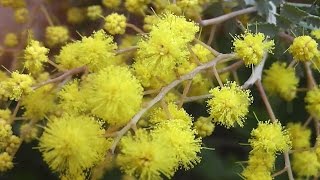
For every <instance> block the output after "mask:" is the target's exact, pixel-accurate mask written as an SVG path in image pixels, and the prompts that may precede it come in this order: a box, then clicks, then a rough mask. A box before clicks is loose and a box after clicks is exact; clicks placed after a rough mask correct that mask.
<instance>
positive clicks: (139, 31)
mask: <svg viewBox="0 0 320 180" xmlns="http://www.w3.org/2000/svg"><path fill="white" fill-rule="evenodd" d="M127 27H128V28H131V29H133V30H135V31H136V32H137V33H141V34H144V33H145V32H144V31H143V30H142V29H140V28H138V27H137V26H136V25H134V24H130V23H127Z"/></svg>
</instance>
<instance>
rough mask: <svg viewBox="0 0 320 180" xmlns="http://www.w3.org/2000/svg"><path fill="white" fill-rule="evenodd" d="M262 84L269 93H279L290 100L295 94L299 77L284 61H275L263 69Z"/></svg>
mask: <svg viewBox="0 0 320 180" xmlns="http://www.w3.org/2000/svg"><path fill="white" fill-rule="evenodd" d="M262 80H263V84H264V87H265V88H266V91H267V92H269V93H270V94H279V96H280V97H282V98H284V99H285V100H287V101H291V100H292V99H293V98H295V96H296V92H297V86H298V83H299V79H298V78H297V77H296V75H295V70H294V68H292V67H286V63H280V62H275V63H273V64H272V65H271V67H270V69H268V70H265V76H263V79H262Z"/></svg>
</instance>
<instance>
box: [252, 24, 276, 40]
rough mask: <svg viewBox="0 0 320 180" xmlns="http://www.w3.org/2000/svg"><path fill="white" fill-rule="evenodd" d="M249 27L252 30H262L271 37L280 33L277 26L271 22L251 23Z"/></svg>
mask: <svg viewBox="0 0 320 180" xmlns="http://www.w3.org/2000/svg"><path fill="white" fill-rule="evenodd" d="M248 28H249V30H250V31H251V32H261V33H263V34H265V35H266V36H269V37H270V38H273V37H274V36H275V35H276V34H277V33H278V29H277V27H276V26H275V25H274V24H270V23H255V24H249V26H248Z"/></svg>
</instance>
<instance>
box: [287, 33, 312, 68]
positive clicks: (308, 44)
mask: <svg viewBox="0 0 320 180" xmlns="http://www.w3.org/2000/svg"><path fill="white" fill-rule="evenodd" d="M289 52H290V53H291V54H292V56H293V59H294V60H296V61H303V62H304V61H311V60H313V58H314V57H315V56H316V55H317V53H318V43H317V42H316V41H315V40H314V39H312V38H311V37H310V36H299V37H296V38H294V40H293V43H292V44H291V46H290V47H289Z"/></svg>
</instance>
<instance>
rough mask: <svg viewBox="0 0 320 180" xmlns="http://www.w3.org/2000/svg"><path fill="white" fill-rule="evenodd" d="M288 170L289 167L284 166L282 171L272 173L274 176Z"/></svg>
mask: <svg viewBox="0 0 320 180" xmlns="http://www.w3.org/2000/svg"><path fill="white" fill-rule="evenodd" d="M287 170H288V168H287V167H284V168H283V169H281V170H280V171H278V172H276V173H274V174H272V177H276V176H279V175H281V174H283V173H284V172H286V171H287Z"/></svg>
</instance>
